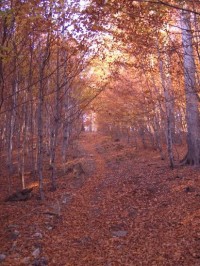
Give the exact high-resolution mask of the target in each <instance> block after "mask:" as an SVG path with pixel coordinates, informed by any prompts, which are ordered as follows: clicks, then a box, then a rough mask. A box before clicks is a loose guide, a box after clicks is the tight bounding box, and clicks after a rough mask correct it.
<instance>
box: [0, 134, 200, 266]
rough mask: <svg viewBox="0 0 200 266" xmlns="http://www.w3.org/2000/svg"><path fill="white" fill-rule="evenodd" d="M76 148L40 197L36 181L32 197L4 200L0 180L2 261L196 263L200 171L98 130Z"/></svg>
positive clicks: (199, 256) (135, 265) (79, 265)
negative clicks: (175, 164) (53, 186)
mask: <svg viewBox="0 0 200 266" xmlns="http://www.w3.org/2000/svg"><path fill="white" fill-rule="evenodd" d="M77 147H78V148H77ZM77 147H76V149H78V151H77V153H78V157H77V158H76V159H75V162H74V161H72V162H71V164H70V162H69V163H68V164H69V165H70V166H69V171H68V172H67V173H66V175H60V177H59V178H58V189H57V190H56V191H54V192H53V191H49V189H48V184H47V185H46V191H45V193H46V199H45V201H44V202H41V201H39V200H38V188H37V184H36V186H35V187H34V189H33V196H32V198H31V199H30V200H28V201H25V202H24V201H20V202H5V198H6V190H5V186H4V183H3V182H2V184H3V185H2V186H1V191H0V197H1V198H0V200H1V202H0V204H1V208H0V215H1V216H0V223H1V227H0V261H1V265H5V266H7V265H35V266H36V265H38V266H39V265H40V266H42V265H50V266H53V265H55V266H56V265H60V266H62V265H63V266H64V265H69V266H83V265H84V266H94V265H95V266H96V265H102V266H118V265H125V266H126V265H127V266H130V265H132V266H139V265H148V266H149V265H158V266H159V265H161V266H162V265H172V266H175V265H185V266H189V265H192V266H195V265H196V266H197V265H200V174H199V169H196V168H192V167H176V169H175V170H173V171H172V170H170V169H169V166H168V164H167V162H166V161H163V160H160V158H159V155H158V153H157V152H156V151H153V150H142V151H137V150H135V149H134V148H133V147H129V145H128V144H125V143H123V142H121V141H114V140H112V139H111V138H109V137H106V136H102V135H100V134H97V133H87V134H86V133H85V134H83V135H82V136H81V138H80V140H79V141H78V143H77ZM77 162H78V164H79V165H81V167H78V169H79V168H81V169H82V170H81V171H79V172H78V173H77V172H76V173H74V172H73V164H75V165H77ZM70 169H71V170H70ZM45 176H46V177H48V171H46V173H45ZM2 180H3V181H4V176H3V177H2ZM16 185H17V182H16ZM30 186H33V184H30Z"/></svg>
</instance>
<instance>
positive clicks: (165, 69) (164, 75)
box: [158, 47, 175, 169]
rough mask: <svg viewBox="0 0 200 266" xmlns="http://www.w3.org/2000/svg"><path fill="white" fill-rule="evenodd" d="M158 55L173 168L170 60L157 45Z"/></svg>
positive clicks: (168, 144) (172, 165) (169, 150)
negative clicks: (162, 54) (162, 55)
mask: <svg viewBox="0 0 200 266" xmlns="http://www.w3.org/2000/svg"><path fill="white" fill-rule="evenodd" d="M158 57H159V70H160V77H161V83H162V88H163V94H164V99H165V110H166V140H167V153H168V157H169V163H170V167H171V168H172V169H173V168H174V156H173V139H172V134H173V135H175V129H174V113H173V105H172V102H173V99H172V97H171V91H172V88H171V87H172V84H171V76H170V71H169V68H170V60H169V55H168V54H166V55H165V56H164V58H162V57H161V53H160V50H159V47H158Z"/></svg>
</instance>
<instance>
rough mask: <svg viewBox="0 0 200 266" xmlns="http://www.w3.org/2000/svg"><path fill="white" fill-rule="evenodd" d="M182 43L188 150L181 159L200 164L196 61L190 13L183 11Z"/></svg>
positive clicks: (192, 163)
mask: <svg viewBox="0 0 200 266" xmlns="http://www.w3.org/2000/svg"><path fill="white" fill-rule="evenodd" d="M181 28H182V44H183V51H184V54H183V59H184V79H185V93H186V123H187V145H188V152H187V154H186V156H185V158H184V159H183V160H182V161H181V162H182V163H183V164H191V165H199V156H200V143H199V110H198V102H199V101H198V96H197V93H196V78H195V72H196V69H195V61H194V53H193V46H192V31H191V22H190V13H189V12H186V11H182V13H181Z"/></svg>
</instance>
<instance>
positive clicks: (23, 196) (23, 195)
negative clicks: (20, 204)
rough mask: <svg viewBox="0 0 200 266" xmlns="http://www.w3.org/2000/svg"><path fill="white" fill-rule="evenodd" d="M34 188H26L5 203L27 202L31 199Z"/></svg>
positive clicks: (11, 196)
mask: <svg viewBox="0 0 200 266" xmlns="http://www.w3.org/2000/svg"><path fill="white" fill-rule="evenodd" d="M32 190H33V188H25V189H22V190H21V191H17V192H15V193H13V194H12V195H10V196H9V197H8V198H6V199H5V201H26V200H28V199H30V198H31V192H32Z"/></svg>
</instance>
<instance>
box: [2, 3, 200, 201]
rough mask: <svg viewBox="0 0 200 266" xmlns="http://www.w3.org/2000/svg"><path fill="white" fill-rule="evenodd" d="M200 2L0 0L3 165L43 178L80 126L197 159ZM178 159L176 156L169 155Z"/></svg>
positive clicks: (11, 170) (63, 160)
mask: <svg viewBox="0 0 200 266" xmlns="http://www.w3.org/2000/svg"><path fill="white" fill-rule="evenodd" d="M199 43H200V3H199V1H192V0H188V1H187V0H186V1H182V0H170V1H160V0H154V1H148V0H147V1H142V0H141V1H128V0H121V1H117V0H107V1H106V0H105V1H104V0H102V1H99V0H96V1H95V0H94V1H93V0H90V1H89V0H88V1H73V0H56V1H52V0H45V1H39V0H36V1H35V0H34V1H32V0H27V1H26V0H3V1H1V2H0V150H1V154H0V163H1V165H2V169H1V170H2V171H3V170H4V171H5V169H6V171H7V173H8V179H7V182H8V190H9V191H11V190H12V178H13V175H16V173H18V176H19V177H20V179H21V186H22V188H25V187H26V181H27V182H28V180H26V173H27V172H31V173H32V176H33V179H34V178H35V180H39V188H40V197H41V198H42V199H43V198H44V193H43V185H44V182H43V181H44V180H43V179H44V178H43V161H44V160H46V159H48V161H49V167H50V172H51V173H50V175H49V176H50V180H51V186H52V190H55V189H56V177H57V166H58V165H59V167H60V165H62V169H63V172H65V171H66V169H65V165H66V163H67V160H68V158H67V151H68V148H69V147H70V145H72V144H73V142H74V140H76V138H77V137H78V136H79V134H80V132H81V131H83V130H98V131H101V132H104V133H106V134H109V135H112V136H113V137H114V138H115V139H121V138H123V139H126V140H127V141H129V142H130V145H133V146H135V147H140V146H141V144H142V146H143V148H148V147H151V148H152V147H153V148H154V149H156V150H158V152H159V153H160V156H161V158H162V159H164V158H165V157H167V158H168V160H169V165H170V167H171V168H174V165H175V163H177V162H178V160H177V154H176V152H177V151H176V148H177V146H179V145H187V153H186V154H185V157H184V158H183V157H182V158H179V159H180V160H179V161H181V164H190V165H199V163H200V130H199V126H200V125H199V92H200V91H199V88H200V77H199V75H200V74H199V69H200V48H199ZM175 158H176V159H175Z"/></svg>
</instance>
